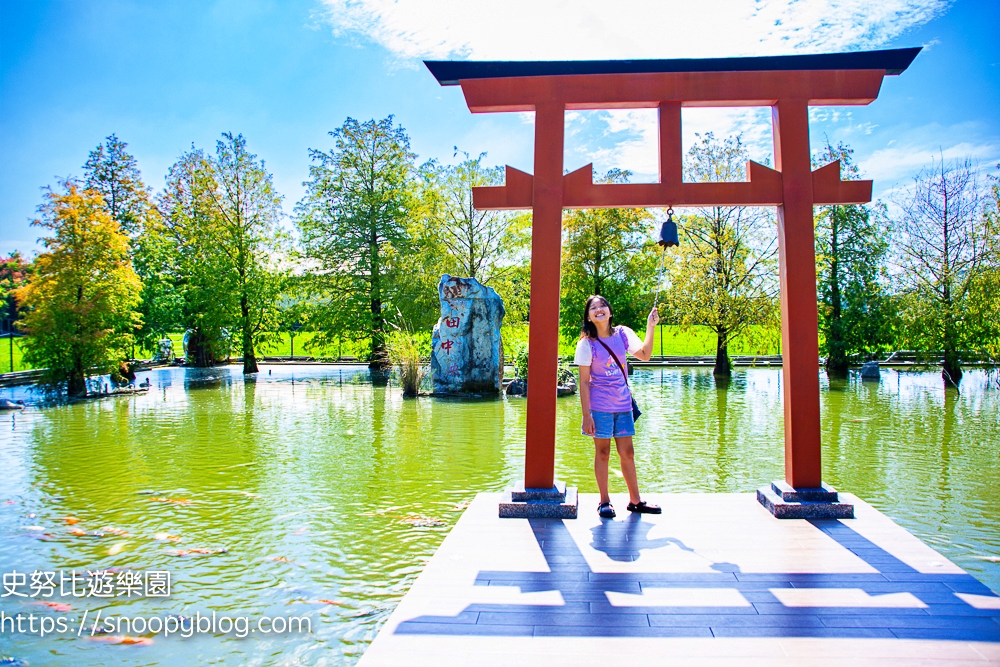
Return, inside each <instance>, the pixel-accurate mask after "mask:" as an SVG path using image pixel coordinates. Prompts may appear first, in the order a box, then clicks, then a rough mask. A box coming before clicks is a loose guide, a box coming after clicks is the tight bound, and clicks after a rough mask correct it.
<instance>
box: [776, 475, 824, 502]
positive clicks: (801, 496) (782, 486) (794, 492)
mask: <svg viewBox="0 0 1000 667" xmlns="http://www.w3.org/2000/svg"><path fill="white" fill-rule="evenodd" d="M771 488H772V489H774V492H775V493H776V494H778V495H779V496H780V497H781V499H782V500H784V501H785V502H789V503H800V502H803V501H806V502H820V503H835V502H837V501H838V500H839V498H838V497H837V490H836V489H834V488H833V487H832V486H829V485H828V484H821V486H820V488H818V489H795V488H792V486H791V485H790V484H789V483H788V482H786V481H784V480H781V481H777V482H771Z"/></svg>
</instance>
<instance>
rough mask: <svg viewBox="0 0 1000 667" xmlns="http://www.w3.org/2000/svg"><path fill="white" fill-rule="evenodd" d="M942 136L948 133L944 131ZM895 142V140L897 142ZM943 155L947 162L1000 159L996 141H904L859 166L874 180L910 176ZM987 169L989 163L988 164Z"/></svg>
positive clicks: (994, 160) (894, 179) (999, 148)
mask: <svg viewBox="0 0 1000 667" xmlns="http://www.w3.org/2000/svg"><path fill="white" fill-rule="evenodd" d="M941 136H948V135H947V134H942V135H941ZM895 143H896V142H893V144H895ZM942 158H943V159H944V160H945V161H946V162H948V161H952V160H964V159H965V158H971V159H972V160H975V161H979V162H984V163H986V164H987V165H988V164H989V163H995V162H996V160H998V159H1000V146H998V145H996V144H982V143H972V142H968V141H963V142H959V143H954V144H951V145H949V146H944V145H941V144H938V145H933V144H923V145H914V144H903V145H902V146H897V145H891V146H886V147H885V148H881V149H878V150H876V151H873V152H872V153H871V155H869V156H868V157H866V158H865V159H863V160H861V162H860V163H859V164H858V167H859V168H860V169H861V172H862V173H863V174H864V176H865V178H870V179H873V180H875V181H886V182H889V181H899V180H900V179H906V180H909V179H911V178H912V177H913V175H914V174H916V173H917V172H918V171H920V170H921V169H923V168H924V167H929V166H930V165H931V163H932V162H934V161H940V160H941V159H942ZM986 168H987V169H988V167H986Z"/></svg>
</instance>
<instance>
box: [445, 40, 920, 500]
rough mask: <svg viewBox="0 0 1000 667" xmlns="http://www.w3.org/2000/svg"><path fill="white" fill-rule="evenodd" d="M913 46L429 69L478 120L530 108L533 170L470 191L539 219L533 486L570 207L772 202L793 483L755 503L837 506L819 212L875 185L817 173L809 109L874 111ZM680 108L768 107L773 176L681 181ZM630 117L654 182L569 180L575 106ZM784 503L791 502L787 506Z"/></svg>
mask: <svg viewBox="0 0 1000 667" xmlns="http://www.w3.org/2000/svg"><path fill="white" fill-rule="evenodd" d="M919 51H920V49H919V48H911V49H894V50H886V51H867V52H855V53H838V54H820V55H804V56H775V57H762V58H712V59H700V60H686V59H685V60H632V61H628V60H622V61H565V62H558V61H549V62H503V61H499V62H470V61H464V62H463V61H427V62H425V64H426V65H427V67H428V69H429V70H430V71H431V73H432V74H433V75H434V76H435V78H437V80H438V82H439V83H441V85H456V84H458V85H461V87H462V92H463V93H464V94H465V100H466V103H467V104H468V106H469V110H470V111H472V113H491V112H502V111H507V112H509V111H534V112H535V173H534V175H531V174H527V173H525V172H523V171H519V170H517V169H514V168H512V167H510V166H507V168H506V185H504V186H500V187H480V188H473V199H474V203H475V207H476V208H477V209H480V210H483V209H531V210H532V233H531V297H530V299H531V300H530V307H531V327H530V331H529V339H528V342H529V347H530V349H531V354H530V355H529V358H528V378H529V386H530V391H529V392H528V399H527V400H528V415H527V435H526V443H525V470H524V487H525V488H526V489H528V490H529V491H530V490H539V491H541V490H543V489H544V490H550V489H553V486H554V479H553V475H554V464H555V431H556V425H555V415H556V374H557V365H558V342H559V333H558V331H559V274H560V260H561V248H562V211H563V209H564V208H617V207H627V208H633V207H667V206H675V207H676V206H705V205H722V206H740V205H756V206H777V207H778V253H779V271H780V281H781V342H782V357H783V364H782V376H783V379H784V383H783V395H784V413H785V483H784V484H782V483H780V482H776V483H775V484H774V485H773V487H774V489H773V490H774V492H775V493H776V494H778V495H779V496H780V497H772V498H770V500H771V501H777V502H770V503H769V502H766V500H767V499H766V498H761V502H763V503H764V504H765V505H766V506H768V508H769V509H771V511H772V512H774V513H775V514H776V515H777V516H800V515H801V516H805V515H807V514H808V512H804V511H803V508H802V506H799V505H798V502H797V501H802V500H806V501H810V500H815V501H825V502H828V503H829V502H831V501H832V502H833V503H836V500H837V496H836V492H835V491H833V490H832V489H830V488H829V487H826V486H825V485H823V483H822V474H821V465H820V463H821V461H820V419H819V378H818V373H817V369H818V367H819V348H818V326H817V310H816V259H815V246H814V243H815V241H814V236H813V206H814V205H817V204H862V203H867V202H869V201H871V195H872V182H871V181H842V180H840V163H839V161H838V162H832V163H830V164H828V165H826V166H824V167H821V168H819V169H817V170H815V171H813V170H812V167H811V161H810V153H809V107H810V106H831V105H837V106H839V105H865V104H870V103H871V102H873V101H874V100H875V98H876V97H878V93H879V88H880V87H881V85H882V79H883V77H885V76H886V75H892V74H900V73H902V72H903V71H904V70H905V69H906V68H907V67H908V66H909V65H910V63H911V62H912V61H913V59H914V58H915V57H916V55H917V53H918V52H919ZM685 106H687V107H736V106H768V107H771V110H772V119H773V134H774V158H775V169H771V168H769V167H766V166H764V165H761V164H758V163H756V162H753V161H751V162H750V163H749V164H748V168H747V174H748V176H749V180H748V181H746V182H741V183H737V182H734V183H685V182H684V181H683V178H682V175H683V174H682V159H683V156H682V149H681V108H682V107H685ZM636 108H656V109H658V111H659V165H660V182H659V183H648V184H647V183H641V184H640V183H636V184H607V185H605V184H594V182H593V166H592V165H587V166H585V167H582V168H581V169H578V170H576V171H574V172H572V173H569V174H565V175H564V173H563V141H564V115H565V112H566V111H567V110H579V109H636ZM761 494H764V495H765V496H766V495H767V494H768V491H764V490H762V491H761V492H759V493H758V497H760V496H761ZM528 496H530V493H529V494H528ZM787 503H791V504H792V505H794V506H795V507H793V508H790V507H782V505H785V504H787ZM776 506H777V508H776ZM841 507H846V508H850V506H849V505H847V506H841ZM806 509H809V508H806ZM813 509H817V511H818V512H819V514H824V515H829V514H830V512H829V511H826V512H823V511H822V510H818V508H813ZM828 509H829V508H828ZM852 511H853V510H852ZM574 514H575V508H574ZM841 514H842V515H843V512H841ZM808 515H813V514H808Z"/></svg>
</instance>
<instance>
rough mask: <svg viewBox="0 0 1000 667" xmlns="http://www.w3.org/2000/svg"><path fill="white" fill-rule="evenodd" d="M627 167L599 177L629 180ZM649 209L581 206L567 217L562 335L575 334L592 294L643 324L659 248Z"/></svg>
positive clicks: (628, 320)
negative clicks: (655, 239)
mask: <svg viewBox="0 0 1000 667" xmlns="http://www.w3.org/2000/svg"><path fill="white" fill-rule="evenodd" d="M628 177H629V173H628V172H627V171H621V170H618V169H612V170H611V171H609V172H608V173H607V174H606V175H605V176H604V178H603V179H601V182H603V183H626V182H628ZM650 220H651V215H650V214H649V212H648V211H646V210H645V209H638V208H634V209H617V208H612V209H583V210H578V211H572V212H570V213H569V214H567V215H566V217H565V218H564V220H563V257H562V266H563V272H562V284H561V288H562V294H561V295H560V322H561V329H562V332H563V335H565V336H570V337H574V338H575V337H576V336H578V335H579V333H580V326H581V325H582V323H583V306H584V304H585V303H586V301H587V298H588V297H589V296H591V295H592V294H600V295H601V296H603V297H604V298H606V299H607V300H608V303H609V304H611V308H612V311H613V313H614V320H615V322H616V323H617V324H625V325H628V326H630V327H632V328H633V329H637V328H639V327H641V326H642V325H643V324H644V323H645V320H646V315H647V314H648V312H649V310H648V309H649V308H651V307H652V292H653V288H654V285H655V276H656V269H657V265H658V262H659V252H658V249H657V247H656V244H655V243H653V241H652V240H651V238H650V233H649V229H648V226H649V223H650Z"/></svg>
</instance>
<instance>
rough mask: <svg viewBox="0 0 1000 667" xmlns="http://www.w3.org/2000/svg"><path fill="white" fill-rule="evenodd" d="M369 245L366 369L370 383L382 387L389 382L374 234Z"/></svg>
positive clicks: (380, 280) (378, 267) (387, 355)
mask: <svg viewBox="0 0 1000 667" xmlns="http://www.w3.org/2000/svg"><path fill="white" fill-rule="evenodd" d="M370 244H371V247H370V252H371V276H372V277H371V304H372V356H371V358H370V359H369V360H368V370H369V372H370V373H371V376H372V384H374V385H376V386H380V387H384V386H385V385H387V384H389V369H390V368H391V364H390V363H389V353H388V351H387V350H386V348H385V318H383V317H382V276H381V273H380V268H381V267H380V266H379V261H380V259H379V253H378V240H377V239H376V238H374V235H373V237H372V239H371V241H370Z"/></svg>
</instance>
